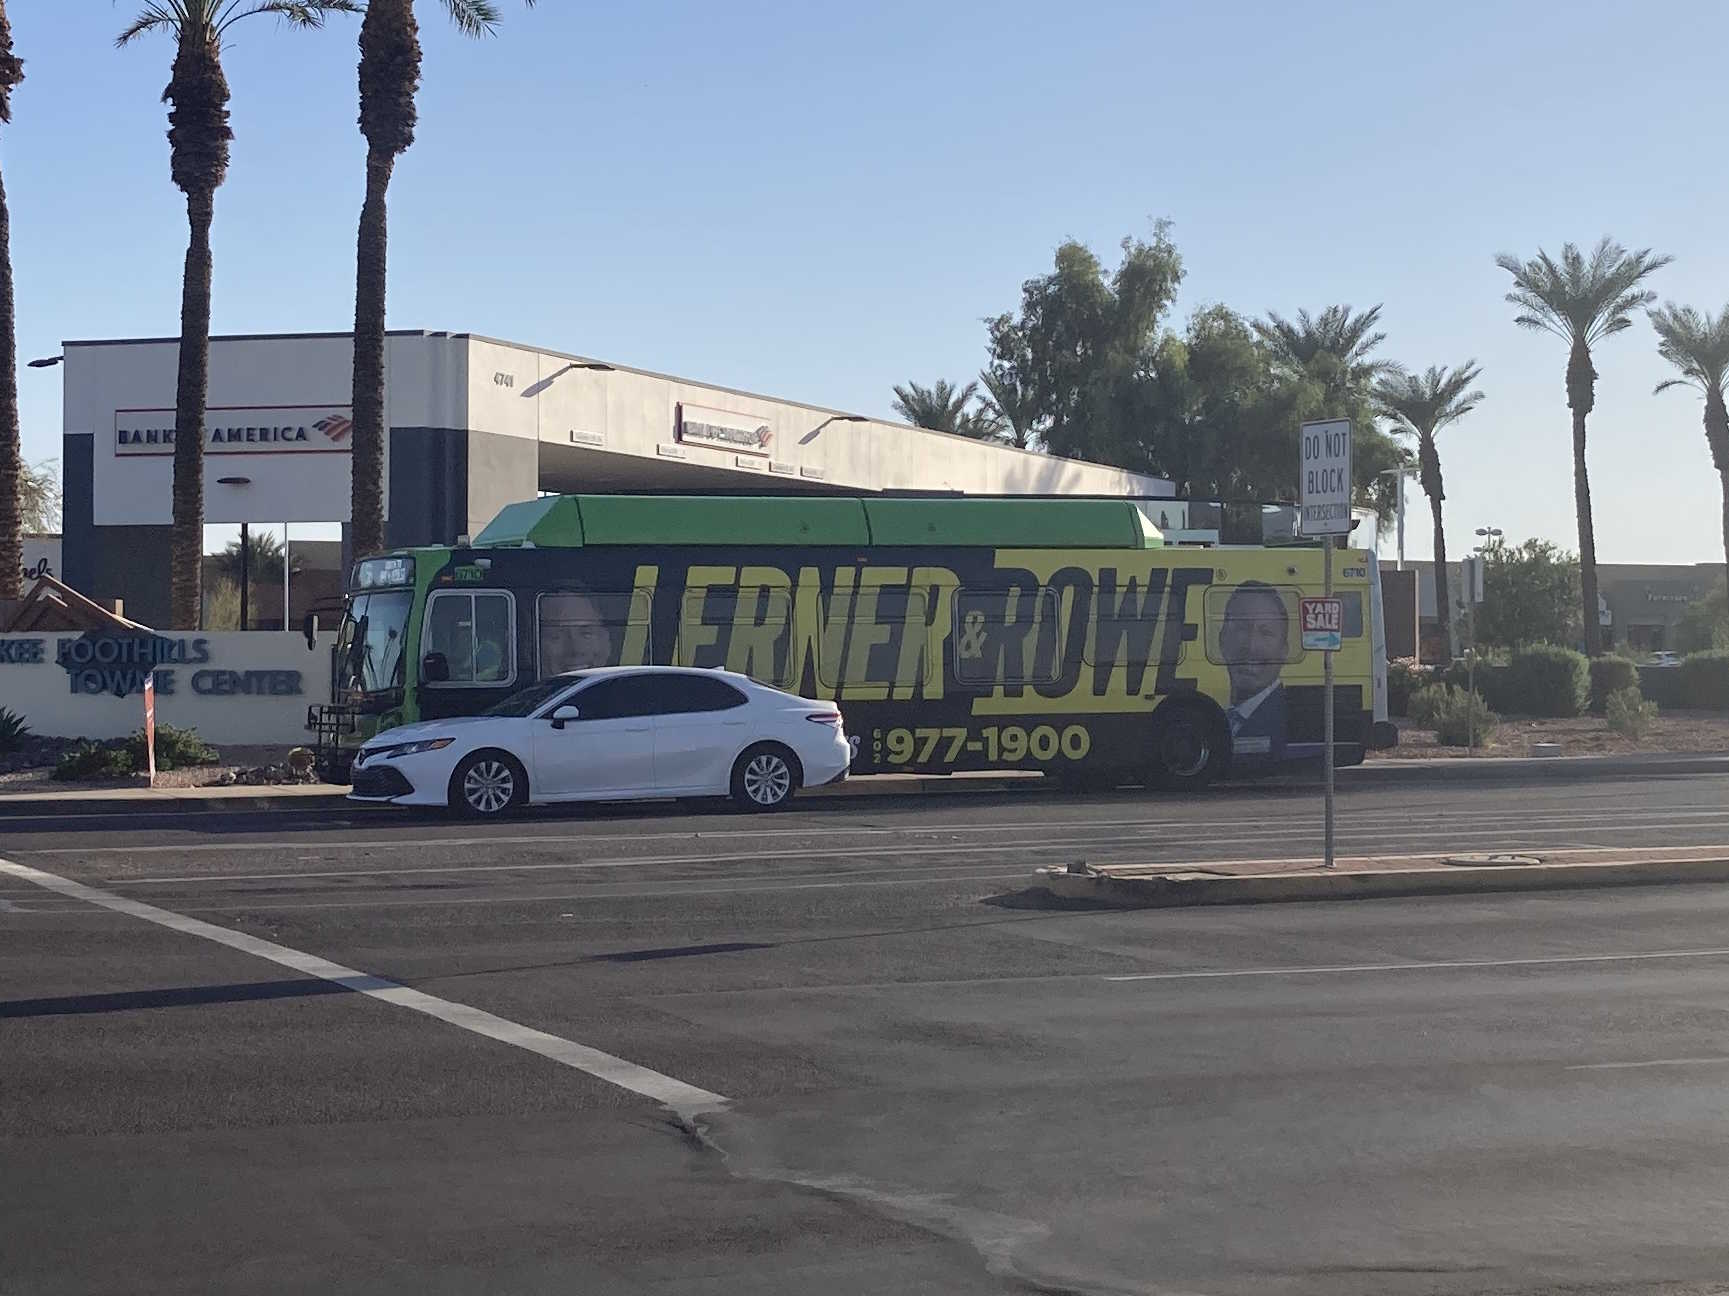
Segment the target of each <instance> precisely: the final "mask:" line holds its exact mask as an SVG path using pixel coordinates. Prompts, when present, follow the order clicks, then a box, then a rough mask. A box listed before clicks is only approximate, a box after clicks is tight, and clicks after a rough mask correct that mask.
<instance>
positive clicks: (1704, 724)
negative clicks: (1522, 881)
mask: <svg viewBox="0 0 1729 1296" xmlns="http://www.w3.org/2000/svg"><path fill="white" fill-rule="evenodd" d="M1394 723H1395V724H1397V725H1398V726H1399V745H1398V746H1397V747H1395V748H1394V749H1393V750H1392V751H1390V752H1375V753H1371V756H1370V759H1371V760H1401V759H1405V760H1409V759H1413V758H1433V757H1440V756H1464V755H1466V751H1465V748H1463V747H1443V746H1442V745H1441V744H1440V743H1438V742H1436V741H1435V734H1434V731H1433V730H1429V729H1418V728H1416V727H1415V726H1414V725H1412V724H1411V722H1410V721H1408V720H1395V721H1394ZM1533 743H1559V744H1560V745H1561V754H1562V755H1563V756H1624V755H1629V754H1632V753H1635V752H1676V753H1680V752H1687V753H1698V752H1711V753H1716V752H1729V714H1726V713H1724V712H1722V711H1664V712H1662V713H1661V714H1660V715H1658V717H1657V719H1656V721H1655V722H1654V723H1653V724H1652V725H1651V727H1650V729H1649V730H1647V731H1646V733H1645V736H1644V737H1643V738H1639V739H1637V740H1635V739H1632V738H1628V737H1627V736H1625V735H1624V734H1618V733H1614V732H1612V731H1611V730H1610V728H1609V724H1608V722H1607V721H1606V720H1604V719H1603V717H1602V716H1593V715H1583V716H1578V717H1576V718H1574V719H1571V720H1540V719H1535V718H1533V717H1529V716H1503V717H1502V718H1501V724H1500V726H1499V727H1498V728H1497V729H1496V730H1495V732H1494V733H1493V734H1492V735H1491V736H1490V738H1489V740H1488V741H1487V742H1486V743H1484V744H1483V745H1482V746H1481V747H1479V748H1478V751H1477V754H1478V756H1479V757H1482V756H1529V755H1530V754H1531V745H1532V744H1533Z"/></svg>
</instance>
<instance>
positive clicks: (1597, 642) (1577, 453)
mask: <svg viewBox="0 0 1729 1296" xmlns="http://www.w3.org/2000/svg"><path fill="white" fill-rule="evenodd" d="M1573 507H1574V508H1575V509H1576V510H1577V512H1578V514H1579V593H1580V596H1581V602H1582V603H1583V604H1584V607H1583V611H1584V614H1585V626H1584V629H1585V655H1586V656H1587V657H1596V656H1598V655H1599V654H1601V653H1602V651H1603V634H1602V628H1601V627H1600V626H1599V625H1598V624H1597V535H1596V531H1595V530H1594V528H1593V527H1592V525H1591V478H1590V475H1589V474H1588V473H1587V471H1586V468H1585V415H1584V412H1583V411H1582V410H1574V411H1573Z"/></svg>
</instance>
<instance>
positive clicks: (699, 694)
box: [654, 675, 746, 715]
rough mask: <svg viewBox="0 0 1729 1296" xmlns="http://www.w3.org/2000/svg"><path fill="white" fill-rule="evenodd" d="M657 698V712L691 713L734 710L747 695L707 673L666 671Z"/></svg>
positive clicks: (670, 713)
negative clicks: (692, 673)
mask: <svg viewBox="0 0 1729 1296" xmlns="http://www.w3.org/2000/svg"><path fill="white" fill-rule="evenodd" d="M658 679H659V681H660V684H661V687H660V689H659V691H658V695H657V696H656V698H655V707H654V713H655V714H656V715H688V714H690V713H692V712H702V711H730V710H732V709H733V708H734V707H741V706H743V705H744V704H745V701H746V699H745V696H744V694H743V693H740V692H739V691H738V690H737V689H736V688H734V687H733V686H732V685H731V684H728V683H727V682H726V681H725V680H718V679H714V678H713V677H712V676H707V675H662V676H659V677H658Z"/></svg>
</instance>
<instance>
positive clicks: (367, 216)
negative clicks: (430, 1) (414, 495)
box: [349, 0, 534, 556]
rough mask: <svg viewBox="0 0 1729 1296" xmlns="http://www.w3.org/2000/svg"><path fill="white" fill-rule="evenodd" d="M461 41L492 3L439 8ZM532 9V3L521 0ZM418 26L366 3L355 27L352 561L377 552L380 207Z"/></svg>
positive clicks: (406, 108)
mask: <svg viewBox="0 0 1729 1296" xmlns="http://www.w3.org/2000/svg"><path fill="white" fill-rule="evenodd" d="M441 3H442V4H443V5H444V10H445V12H446V13H447V14H449V15H450V20H451V21H452V22H453V23H455V24H456V27H457V30H458V31H460V32H462V33H463V34H464V35H465V36H486V35H490V34H491V33H492V32H493V30H494V29H495V27H496V25H497V23H498V10H497V9H496V8H495V7H494V5H493V4H492V0H441ZM523 3H525V4H527V5H530V6H532V5H533V4H534V0H523ZM419 88H420V24H419V23H418V22H417V21H416V20H415V17H414V0H370V3H368V5H367V6H366V17H365V19H364V20H363V21H362V22H361V24H360V133H361V134H362V135H363V136H365V138H366V200H365V202H363V203H362V204H361V208H360V237H359V240H358V244H357V247H356V250H355V277H354V463H353V487H352V494H351V496H350V505H349V523H350V536H351V542H352V546H353V550H354V553H355V554H356V556H358V555H360V554H365V553H372V552H375V551H377V550H379V549H382V548H384V294H385V280H386V269H387V265H388V262H389V259H390V235H389V228H388V224H387V221H386V207H385V200H386V196H387V194H388V192H389V189H390V177H391V175H392V173H393V172H394V171H395V170H396V159H397V158H399V157H401V156H402V154H403V153H405V152H406V151H407V150H408V146H409V145H410V144H412V143H414V125H415V121H416V118H417V116H418V114H417V113H416V111H415V106H414V96H415V92H416V91H417V90H418V89H419Z"/></svg>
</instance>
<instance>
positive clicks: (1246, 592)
mask: <svg viewBox="0 0 1729 1296" xmlns="http://www.w3.org/2000/svg"><path fill="white" fill-rule="evenodd" d="M1300 597H1301V594H1300V592H1299V591H1297V590H1294V589H1287V588H1285V587H1283V586H1274V585H1267V584H1264V583H1262V582H1260V581H1247V582H1245V583H1243V584H1241V585H1214V586H1211V587H1210V588H1208V590H1207V595H1206V610H1207V626H1206V631H1207V634H1206V638H1207V660H1208V661H1210V662H1215V663H1217V664H1219V665H1222V666H1227V667H1228V666H1237V667H1254V666H1273V665H1283V664H1285V663H1287V662H1294V661H1298V660H1300V659H1301V658H1302V656H1303V636H1302V633H1301V627H1300V626H1299V625H1298V612H1297V600H1298V599H1299V598H1300ZM1357 624H1358V627H1359V630H1360V629H1361V626H1362V607H1361V604H1359V605H1358V609H1357Z"/></svg>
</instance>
